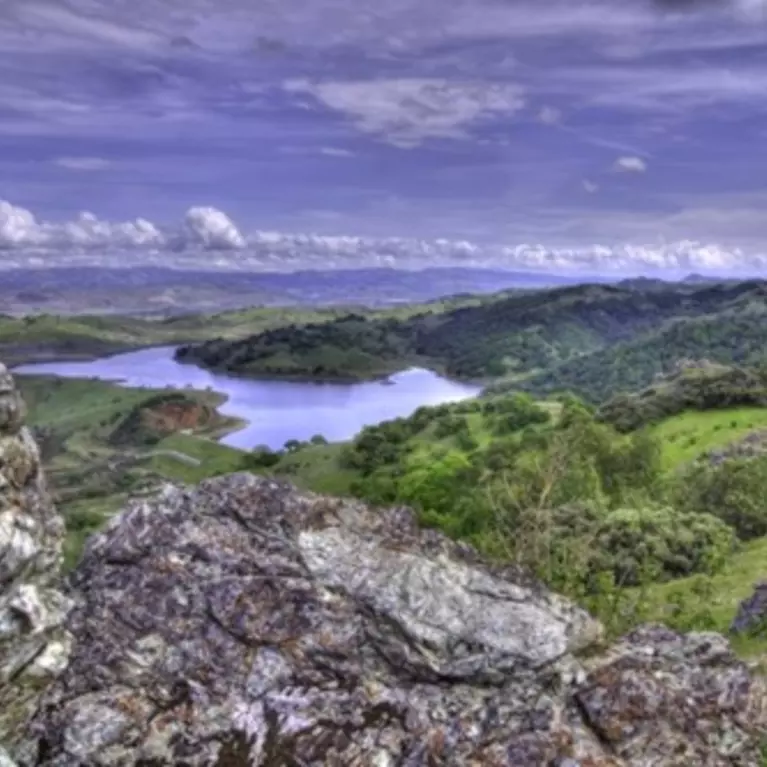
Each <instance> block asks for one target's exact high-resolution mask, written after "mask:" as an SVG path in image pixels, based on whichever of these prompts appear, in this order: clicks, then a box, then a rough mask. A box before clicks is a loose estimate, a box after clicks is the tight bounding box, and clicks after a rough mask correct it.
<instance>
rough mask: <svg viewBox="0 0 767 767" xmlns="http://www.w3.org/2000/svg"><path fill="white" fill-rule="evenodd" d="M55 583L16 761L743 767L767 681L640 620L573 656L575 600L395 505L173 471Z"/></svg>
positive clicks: (719, 652)
mask: <svg viewBox="0 0 767 767" xmlns="http://www.w3.org/2000/svg"><path fill="white" fill-rule="evenodd" d="M72 585H73V587H74V588H75V589H76V590H77V592H78V594H79V597H80V598H79V600H78V605H77V607H76V608H75V609H74V610H73V611H72V613H71V616H70V619H69V624H68V625H69V628H70V629H71V631H72V633H73V634H74V636H75V638H76V642H75V646H74V650H73V653H72V659H71V662H70V664H69V667H68V669H67V670H66V671H65V672H64V673H63V674H62V675H61V676H60V677H59V678H58V680H57V681H56V682H55V683H54V685H53V686H52V687H50V688H49V689H48V691H47V692H46V693H45V694H44V695H43V697H42V700H41V704H40V708H39V711H38V714H37V716H36V717H35V719H34V720H33V721H32V723H31V725H30V727H29V730H28V732H27V744H28V746H29V748H28V750H27V751H26V752H25V753H26V754H28V756H27V757H26V759H27V761H23V760H22V761H21V765H22V767H32V765H37V766H38V767H75V766H76V765H85V764H87V765H95V766H99V765H104V766H106V765H110V766H112V765H114V766H117V765H126V766H130V765H134V766H135V767H138V766H139V765H156V766H158V767H159V766H161V765H185V766H186V767H225V766H227V765H229V766H235V767H240V766H242V767H245V765H257V766H262V767H273V766H275V767H276V766H277V765H307V766H310V767H326V766H329V767H332V766H333V765H338V766H339V767H340V766H341V765H343V766H346V765H360V767H362V766H363V765H386V766H389V767H411V766H412V767H415V766H416V765H418V766H421V765H422V766H423V767H428V766H429V765H454V766H455V767H459V766H461V767H463V766H464V765H467V766H469V767H472V766H476V767H480V765H481V766H483V767H484V766H487V767H494V766H495V765H498V766H499V767H500V766H501V765H503V766H504V767H505V766H506V765H512V766H514V765H519V766H520V767H527V766H528V765H541V766H542V767H543V766H544V765H560V767H562V766H563V765H568V767H587V766H588V767H610V766H612V767H620V766H623V767H650V765H652V767H671V766H672V765H683V764H684V765H688V764H701V765H708V766H709V767H725V766H728V767H730V766H731V767H734V766H735V765H739V766H740V765H754V766H756V765H757V764H759V762H758V761H756V760H757V759H758V746H759V737H760V735H761V733H762V731H763V727H764V722H765V714H764V701H765V690H764V686H763V683H762V681H761V680H759V679H756V678H754V677H752V676H751V674H750V672H749V671H748V669H747V667H746V666H745V665H744V664H742V663H740V662H739V661H738V660H737V659H736V658H735V657H734V656H733V654H732V653H731V651H730V650H729V647H728V645H727V643H726V641H725V640H724V639H723V638H722V637H719V636H718V635H706V634H691V635H688V636H686V637H684V636H681V635H678V634H675V633H673V632H670V631H668V630H667V629H664V628H662V627H644V628H643V629H641V630H638V631H637V632H635V633H634V634H632V635H630V636H628V637H626V638H625V639H624V640H623V641H622V642H620V643H618V644H616V645H614V646H613V647H612V648H610V649H609V650H601V651H598V652H596V654H594V653H588V659H586V657H582V654H581V653H579V652H578V651H580V650H583V649H585V648H592V649H593V648H597V649H598V643H599V641H600V636H601V629H600V626H599V624H597V623H596V622H595V621H594V620H592V619H591V618H590V617H589V616H588V615H587V614H586V613H585V612H583V611H582V610H581V609H579V608H578V607H576V606H575V605H573V604H571V603H569V602H568V601H567V600H565V599H563V598H561V597H558V596H556V595H554V594H552V593H550V592H548V591H547V590H546V589H545V588H543V587H542V586H540V585H539V584H537V583H535V582H533V581H531V580H530V579H529V578H528V577H527V576H525V574H524V573H522V572H519V571H517V570H515V569H514V568H501V567H496V566H492V565H490V564H488V563H486V562H483V561H482V560H481V558H480V557H479V556H478V555H477V553H476V552H475V551H474V550H473V549H472V548H471V547H468V546H466V545H463V544H460V543H455V542H453V541H450V540H449V539H447V538H446V537H444V536H442V535H441V534H439V533H437V532H435V531H429V530H420V529H419V528H418V526H417V525H416V522H415V519H414V516H413V514H412V513H411V512H410V511H408V510H407V509H403V508H390V509H371V508H368V507H367V506H365V505H364V504H362V503H359V502H356V501H352V500H338V499H329V498H325V497H322V496H316V495H312V494H309V493H302V492H299V491H298V490H296V489H295V488H292V487H291V486H289V485H287V484H283V483H279V482H275V481H272V480H269V479H264V478H258V477H255V476H252V475H249V474H235V475H231V476H228V477H218V478H215V479H212V480H208V481H205V482H203V483H202V484H201V485H200V486H199V487H197V488H193V489H184V488H177V487H173V486H168V487H166V488H165V489H164V490H163V491H162V492H161V493H159V494H158V496H157V497H156V498H154V499H144V500H136V501H133V502H132V503H130V504H129V505H128V506H127V507H126V509H125V510H124V511H123V512H122V513H121V514H120V515H119V516H118V517H117V518H115V519H113V520H112V521H111V522H110V523H109V524H108V526H107V528H106V529H105V530H104V531H103V532H102V533H100V534H98V535H96V536H94V537H93V538H92V539H91V540H90V542H89V543H88V545H87V547H86V551H85V554H84V557H83V560H82V562H81V564H80V566H79V567H78V568H77V570H76V571H75V573H74V575H73V578H72Z"/></svg>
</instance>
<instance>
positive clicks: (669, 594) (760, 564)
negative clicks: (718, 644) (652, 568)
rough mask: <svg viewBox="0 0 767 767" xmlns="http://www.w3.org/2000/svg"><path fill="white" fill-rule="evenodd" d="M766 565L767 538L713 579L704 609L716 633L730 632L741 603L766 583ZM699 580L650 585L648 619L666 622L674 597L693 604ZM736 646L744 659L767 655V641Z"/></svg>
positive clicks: (746, 640)
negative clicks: (754, 589)
mask: <svg viewBox="0 0 767 767" xmlns="http://www.w3.org/2000/svg"><path fill="white" fill-rule="evenodd" d="M765 562H767V538H758V539H756V540H753V541H750V542H749V543H747V544H744V545H743V548H742V549H741V550H740V551H739V552H737V553H736V554H735V555H733V556H732V557H731V558H730V560H729V561H728V563H727V566H726V567H725V569H724V570H723V571H722V572H720V573H717V574H716V575H714V576H712V579H711V592H712V593H711V595H710V596H707V599H706V604H705V605H704V607H705V609H706V611H707V613H708V614H709V615H710V616H711V617H712V618H713V630H714V631H718V632H721V633H722V634H727V633H728V629H729V626H730V623H731V622H732V619H733V618H734V617H735V613H736V612H737V609H738V605H739V604H740V602H741V601H742V600H743V599H745V598H746V597H748V596H750V595H751V593H752V591H753V587H754V584H755V583H757V582H758V581H761V580H764V578H765V575H766V573H765ZM698 581H699V579H697V578H696V577H695V576H693V577H690V578H681V579H679V580H674V581H670V582H668V583H662V584H654V585H652V586H650V587H649V593H648V597H649V603H650V612H649V616H648V617H649V618H650V619H651V620H657V621H663V619H664V618H665V617H667V616H668V610H669V607H670V605H671V604H672V602H673V598H674V595H675V594H676V595H680V596H681V597H682V601H683V602H685V603H687V604H694V602H695V600H696V598H697V597H696V594H695V585H696V582H698ZM733 646H734V647H735V649H736V650H737V651H738V652H739V653H740V654H741V655H743V656H748V657H750V656H755V655H761V654H764V653H767V638H765V639H759V638H752V637H734V638H733Z"/></svg>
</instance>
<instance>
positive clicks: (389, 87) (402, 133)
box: [283, 78, 525, 148]
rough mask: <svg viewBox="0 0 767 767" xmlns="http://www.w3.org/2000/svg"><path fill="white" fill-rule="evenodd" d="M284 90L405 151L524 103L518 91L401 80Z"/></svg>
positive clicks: (291, 85)
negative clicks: (321, 105)
mask: <svg viewBox="0 0 767 767" xmlns="http://www.w3.org/2000/svg"><path fill="white" fill-rule="evenodd" d="M283 87H284V89H285V90H286V91H287V92H288V93H292V94H295V95H304V94H306V95H310V96H312V97H313V98H314V99H315V100H317V101H318V102H320V103H321V104H323V105H324V106H326V107H328V108H330V109H333V110H335V111H337V112H341V113H342V114H345V115H346V116H347V117H349V118H351V120H352V121H353V122H354V125H355V126H356V127H357V128H358V129H359V130H361V131H363V132H364V133H371V134H374V135H377V136H379V137H381V138H382V139H384V140H385V141H388V142H389V143H391V144H394V145H395V146H399V147H404V148H409V147H413V146H416V145H418V144H420V143H421V142H423V141H424V140H426V139H429V138H452V139H458V138H464V137H466V136H467V129H468V128H469V127H470V125H471V124H472V123H474V122H477V121H479V120H481V119H482V118H485V117H489V116H491V115H496V116H497V115H513V114H514V113H516V112H518V111H519V110H521V109H522V108H523V107H524V105H525V101H524V98H523V95H522V89H521V88H520V87H519V86H517V85H512V84H501V83H487V82H454V81H450V80H443V79H439V78H400V79H379V80H346V81H325V82H312V81H310V80H306V79H299V80H288V81H286V82H285V83H284V86H283Z"/></svg>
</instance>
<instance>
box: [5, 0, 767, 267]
mask: <svg viewBox="0 0 767 767" xmlns="http://www.w3.org/2000/svg"><path fill="white" fill-rule="evenodd" d="M766 113H767V0H722V1H721V2H715V1H714V0H708V1H702V2H700V3H695V2H693V1H692V0H687V1H684V2H683V1H682V0H675V1H674V2H672V1H671V0H667V1H666V2H665V3H661V2H659V1H657V2H653V0H635V1H634V2H629V1H628V0H623V2H622V1H621V0H610V1H609V2H608V1H607V0H567V1H566V2H565V1H564V0H563V1H562V2H560V0H546V2H542V1H541V0H385V1H383V2H382V0H258V2H254V1H253V0H48V1H47V2H38V1H37V0H4V2H3V3H2V4H0V200H5V201H6V202H5V203H2V202H0V262H1V263H3V264H4V265H5V266H14V265H23V264H28V263H31V264H40V263H62V262H72V263H74V262H85V261H88V260H90V261H96V260H102V261H105V260H106V261H108V260H110V259H112V260H115V259H116V262H119V263H122V264H125V263H126V261H125V259H126V254H129V255H128V257H129V258H133V259H136V261H137V262H138V261H142V262H148V261H149V262H154V263H158V262H166V263H181V262H182V261H183V263H187V262H189V263H207V264H212V265H219V266H222V267H225V266H236V265H239V266H245V267H247V268H273V267H275V266H284V267H286V268H291V267H293V266H295V265H297V264H302V265H305V264H313V265H323V264H329V265H349V264H351V265H362V264H364V263H374V264H394V265H398V264H401V265H412V264H415V263H421V262H431V263H441V262H449V263H467V262H471V263H494V264H501V265H508V266H510V267H514V268H518V267H521V268H536V269H537V268H546V269H556V270H567V269H570V268H574V269H575V268H586V267H588V268H589V269H592V268H593V267H597V268H599V269H603V270H611V269H612V270H617V271H619V272H621V271H651V270H653V269H655V268H663V269H667V270H669V271H675V270H676V271H680V270H681V271H684V270H688V269H692V268H694V269H698V270H701V271H706V270H710V271H730V272H743V273H746V272H756V271H764V269H765V266H766V265H767V245H765V235H767V215H765V209H766V207H767V206H766V205H765V203H766V202H767V152H764V151H761V150H762V149H763V147H764V145H765V143H766V142H767V114H766ZM190 208H191V209H193V210H192V211H191V212H189V209H190ZM82 211H89V212H90V213H91V214H93V215H92V216H91V217H86V218H84V219H83V218H81V217H80V216H81V212H82ZM137 219H141V221H139V222H138V223H136V220H137ZM121 222H122V223H121ZM150 222H151V223H150ZM330 236H332V237H333V238H340V239H328V237H330ZM382 238H384V239H383V241H382ZM393 238H396V239H393ZM441 241H442V242H441Z"/></svg>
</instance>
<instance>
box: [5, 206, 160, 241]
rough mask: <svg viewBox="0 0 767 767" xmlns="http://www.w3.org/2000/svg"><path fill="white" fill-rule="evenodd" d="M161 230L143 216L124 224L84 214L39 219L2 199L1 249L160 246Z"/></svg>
mask: <svg viewBox="0 0 767 767" xmlns="http://www.w3.org/2000/svg"><path fill="white" fill-rule="evenodd" d="M163 243H164V237H163V235H162V233H161V232H160V231H159V230H158V229H157V228H156V227H155V225H154V224H152V223H151V222H150V221H147V220H146V219H143V218H137V219H136V220H135V221H126V222H122V223H110V222H108V221H100V220H99V219H98V218H96V216H94V215H93V214H92V213H81V214H80V215H79V216H78V218H77V219H75V220H74V221H67V222H64V223H52V222H47V221H43V222H39V221H38V220H37V219H36V218H35V216H34V215H33V214H32V212H31V211H29V210H26V209H25V208H20V207H17V206H15V205H12V204H11V203H9V202H7V201H4V200H0V248H2V249H10V248H25V247H28V248H43V249H45V248H49V249H58V250H61V249H67V248H98V247H115V248H134V247H138V248H141V247H152V246H161V245H162V244H163Z"/></svg>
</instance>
